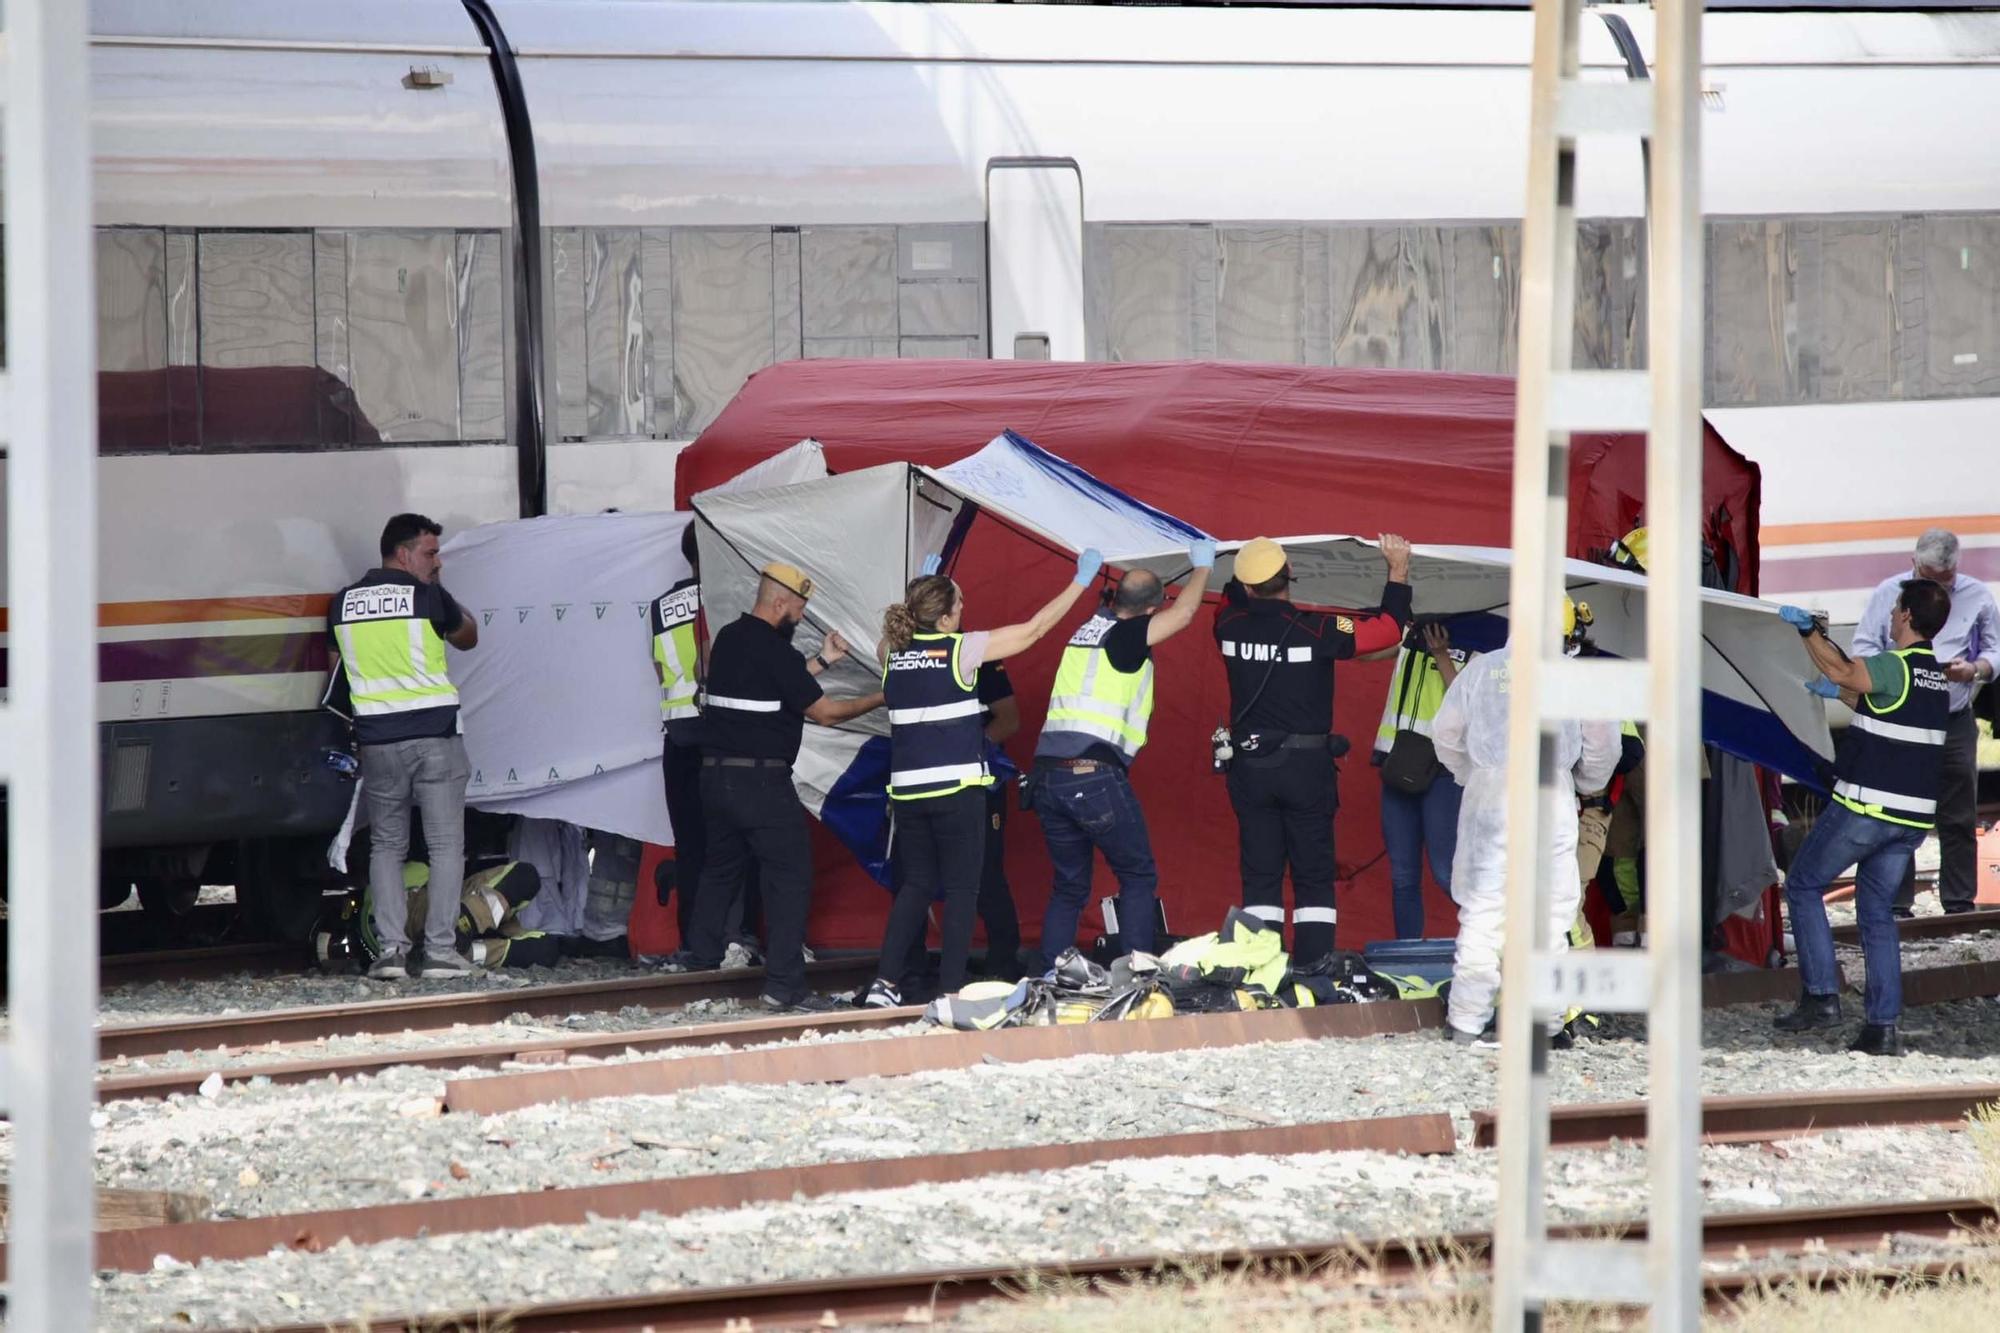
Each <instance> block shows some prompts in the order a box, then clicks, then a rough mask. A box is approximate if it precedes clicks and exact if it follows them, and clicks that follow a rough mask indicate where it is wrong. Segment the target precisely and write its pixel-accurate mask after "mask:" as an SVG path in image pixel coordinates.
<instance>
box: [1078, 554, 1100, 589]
mask: <svg viewBox="0 0 2000 1333" xmlns="http://www.w3.org/2000/svg"><path fill="white" fill-rule="evenodd" d="M1102 568H1104V553H1103V552H1102V551H1100V550H1098V549H1097V548H1096V547H1095V546H1092V547H1090V548H1088V549H1087V550H1085V551H1084V552H1083V554H1081V555H1079V556H1078V557H1077V558H1076V583H1077V586H1078V587H1082V588H1088V587H1089V586H1090V581H1091V580H1092V579H1094V578H1096V577H1097V571H1098V570H1100V569H1102Z"/></svg>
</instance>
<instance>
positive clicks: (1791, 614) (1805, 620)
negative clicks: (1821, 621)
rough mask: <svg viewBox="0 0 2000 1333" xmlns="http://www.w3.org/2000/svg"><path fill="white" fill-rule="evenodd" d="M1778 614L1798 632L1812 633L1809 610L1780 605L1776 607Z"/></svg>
mask: <svg viewBox="0 0 2000 1333" xmlns="http://www.w3.org/2000/svg"><path fill="white" fill-rule="evenodd" d="M1778 615H1779V616H1780V617H1781V618H1782V619H1783V620H1784V622H1785V623H1786V624H1787V625H1790V626H1791V627H1792V628H1793V629H1795V630H1797V631H1798V632H1799V633H1801V634H1810V633H1812V628H1813V618H1812V613H1811V612H1810V611H1807V610H1806V609H1805V608H1803V607H1798V606H1781V607H1779V608H1778Z"/></svg>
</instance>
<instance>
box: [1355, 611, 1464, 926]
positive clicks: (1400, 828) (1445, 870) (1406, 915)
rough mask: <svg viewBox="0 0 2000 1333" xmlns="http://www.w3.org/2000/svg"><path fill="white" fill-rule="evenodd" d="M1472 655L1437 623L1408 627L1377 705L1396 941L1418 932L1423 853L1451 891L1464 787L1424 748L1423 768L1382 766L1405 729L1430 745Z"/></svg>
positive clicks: (1377, 755)
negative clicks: (1435, 722)
mask: <svg viewBox="0 0 2000 1333" xmlns="http://www.w3.org/2000/svg"><path fill="white" fill-rule="evenodd" d="M1468 660H1470V655H1469V654H1467V652H1466V651H1465V649H1463V648H1454V647H1452V646H1451V632H1450V631H1449V630H1447V629H1446V628H1445V627H1444V626H1443V624H1441V623H1439V622H1437V621H1424V622H1421V623H1419V624H1416V625H1413V626H1411V628H1410V631H1409V633H1408V634H1407V635H1405V636H1404V639H1403V643H1402V646H1401V647H1400V648H1399V649H1398V650H1397V652H1396V670H1395V672H1394V674H1392V675H1391V676H1390V677H1389V697H1388V698H1387V699H1386V700H1384V701H1383V704H1382V723H1381V725H1380V726H1378V727H1377V728H1376V729H1375V753H1374V756H1373V759H1372V762H1373V763H1374V765H1375V767H1377V768H1379V769H1381V770H1382V845H1383V847H1384V849H1386V851H1387V852H1388V856H1389V883H1390V892H1391V895H1392V897H1391V903H1392V905H1393V907H1394V909H1395V916H1396V938H1397V939H1399V940H1417V939H1422V938H1423V935H1424V856H1425V854H1426V853H1428V854H1429V855H1430V860H1431V877H1432V878H1433V879H1435V880H1436V881H1437V885H1438V887H1439V888H1440V889H1443V890H1444V891H1445V893H1446V894H1450V892H1451V858H1452V856H1453V854H1454V853H1455V852H1456V851H1457V848H1458V801H1459V798H1460V797H1461V796H1463V795H1464V794H1465V789H1464V788H1463V787H1461V786H1459V785H1458V782H1457V780H1456V779H1455V778H1453V777H1452V775H1451V773H1450V771H1449V770H1448V769H1446V768H1445V767H1444V766H1443V765H1442V764H1440V763H1438V762H1437V752H1436V751H1435V750H1430V753H1429V755H1428V756H1427V757H1428V758H1429V760H1430V762H1429V764H1428V765H1397V766H1390V765H1389V763H1388V760H1389V757H1390V755H1391V754H1392V753H1395V752H1396V751H1397V748H1398V746H1399V744H1402V745H1407V744H1410V743H1411V742H1409V741H1401V742H1399V740H1398V737H1400V736H1402V735H1403V734H1404V733H1406V732H1407V733H1410V734H1411V735H1413V736H1416V737H1420V738H1421V745H1422V747H1423V748H1425V749H1429V747H1430V734H1431V720H1432V719H1433V718H1435V717H1436V716H1437V711H1438V705H1439V704H1441V703H1443V702H1444V692H1445V690H1446V689H1448V688H1450V686H1451V682H1452V681H1453V680H1454V679H1456V678H1457V676H1458V669H1459V668H1460V667H1462V666H1464V665H1465V664H1466V662H1467V661H1468Z"/></svg>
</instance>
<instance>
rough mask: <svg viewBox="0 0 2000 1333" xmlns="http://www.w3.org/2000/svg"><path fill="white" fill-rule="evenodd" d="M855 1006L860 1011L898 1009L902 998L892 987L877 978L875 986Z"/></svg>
mask: <svg viewBox="0 0 2000 1333" xmlns="http://www.w3.org/2000/svg"><path fill="white" fill-rule="evenodd" d="M855 1004H856V1005H857V1006H858V1007H859V1008H862V1009H900V1008H902V1007H903V996H902V992H900V991H898V990H897V989H896V988H895V987H894V986H891V985H890V984H889V983H888V982H886V981H883V980H881V979H880V978H877V979H876V982H875V984H874V985H872V986H870V987H869V988H868V993H867V994H866V995H863V996H862V997H861V998H860V999H859V1000H857V1001H855Z"/></svg>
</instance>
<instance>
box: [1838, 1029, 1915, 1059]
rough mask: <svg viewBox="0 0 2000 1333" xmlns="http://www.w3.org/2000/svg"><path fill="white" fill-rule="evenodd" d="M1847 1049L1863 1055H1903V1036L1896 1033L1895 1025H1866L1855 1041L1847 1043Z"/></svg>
mask: <svg viewBox="0 0 2000 1333" xmlns="http://www.w3.org/2000/svg"><path fill="white" fill-rule="evenodd" d="M1847 1049H1848V1050H1850V1051H1859V1052H1861V1054H1863V1055H1901V1054H1902V1053H1903V1034H1902V1033H1900V1032H1898V1031H1896V1025H1895V1024H1894V1023H1866V1024H1863V1025H1862V1028H1861V1031H1860V1032H1859V1033H1857V1034H1856V1035H1855V1038H1854V1040H1853V1041H1851V1042H1849V1043H1847Z"/></svg>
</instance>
